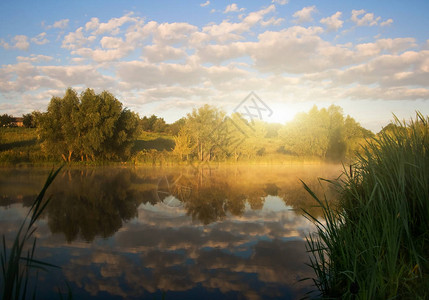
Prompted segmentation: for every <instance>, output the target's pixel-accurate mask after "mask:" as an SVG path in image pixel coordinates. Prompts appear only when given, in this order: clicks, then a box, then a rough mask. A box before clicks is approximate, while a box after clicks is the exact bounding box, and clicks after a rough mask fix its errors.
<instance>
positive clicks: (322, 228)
mask: <svg viewBox="0 0 429 300" xmlns="http://www.w3.org/2000/svg"><path fill="white" fill-rule="evenodd" d="M397 125H398V126H397V128H395V130H393V131H391V132H390V133H383V134H382V135H380V136H379V137H377V138H376V139H374V140H373V141H372V142H371V143H370V144H369V145H368V146H366V147H365V148H364V149H365V151H364V153H363V154H362V155H359V156H358V160H357V163H356V165H354V167H353V168H350V169H349V170H346V171H345V172H344V174H343V177H342V180H341V181H336V182H333V184H334V185H335V186H336V187H337V188H338V189H339V191H340V193H341V195H342V196H341V197H340V206H339V208H337V209H334V208H332V207H331V205H330V204H328V201H326V200H327V199H320V198H318V197H317V196H315V195H313V194H312V191H311V190H310V188H308V187H307V186H305V187H306V189H307V190H308V191H309V192H310V194H312V195H313V196H314V198H315V199H316V201H317V202H318V204H319V205H320V207H321V208H322V209H323V215H324V222H323V221H318V220H317V219H315V218H313V217H312V216H311V215H310V214H308V217H309V219H311V220H312V221H313V222H314V223H315V224H316V226H317V228H318V229H317V233H316V234H314V235H310V236H308V238H307V246H308V250H309V253H310V257H311V260H312V263H311V266H312V268H313V270H314V272H315V275H316V277H315V278H314V283H315V284H316V286H317V288H318V289H319V291H320V293H321V296H322V297H326V298H341V299H393V298H399V299H428V298H429V291H428V289H427V287H428V286H429V271H428V270H429V185H428V182H429V153H428V149H429V119H428V118H424V117H423V116H422V115H419V116H418V119H417V120H415V121H412V122H410V123H409V124H405V123H401V122H399V121H398V120H397Z"/></svg>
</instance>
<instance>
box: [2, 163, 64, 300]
mask: <svg viewBox="0 0 429 300" xmlns="http://www.w3.org/2000/svg"><path fill="white" fill-rule="evenodd" d="M60 170H61V168H59V169H58V170H57V171H55V172H53V171H52V172H51V173H50V174H49V176H48V178H47V180H46V182H45V185H44V186H43V188H42V190H41V192H40V193H39V195H38V196H37V198H36V199H35V201H34V202H33V204H32V206H31V208H30V210H29V212H28V214H27V215H26V217H25V219H24V221H23V222H22V224H21V226H20V228H19V230H18V232H17V234H16V237H15V240H14V242H13V245H12V247H11V249H10V250H8V249H7V245H6V239H5V236H4V235H3V237H2V248H1V250H0V265H1V273H0V274H1V283H0V293H1V295H2V298H1V299H3V300H9V299H27V297H31V298H32V299H35V297H36V288H37V282H36V283H34V284H32V283H31V282H30V278H31V272H32V271H33V270H46V269H47V268H49V267H56V266H54V265H51V264H48V263H46V262H43V261H40V260H37V259H36V258H35V251H36V240H37V239H36V238H35V237H34V233H35V231H36V229H37V227H36V226H35V223H36V221H37V219H38V218H39V217H40V215H41V214H42V212H43V211H44V209H45V208H46V206H47V205H48V204H49V201H50V198H49V199H47V200H46V201H44V195H45V193H46V190H47V189H48V187H49V185H50V184H51V183H52V181H53V180H54V179H55V177H56V176H57V174H58V172H59V171H60ZM33 237H34V239H33ZM28 243H31V245H30V247H29V248H28V247H27V245H28ZM27 248H28V249H27ZM30 288H31V289H32V291H30Z"/></svg>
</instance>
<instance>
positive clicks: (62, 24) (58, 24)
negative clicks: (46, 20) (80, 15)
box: [46, 19, 70, 29]
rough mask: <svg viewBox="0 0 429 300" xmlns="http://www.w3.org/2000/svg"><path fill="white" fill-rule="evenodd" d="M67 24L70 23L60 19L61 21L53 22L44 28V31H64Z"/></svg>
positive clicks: (67, 20)
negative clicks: (54, 29)
mask: <svg viewBox="0 0 429 300" xmlns="http://www.w3.org/2000/svg"><path fill="white" fill-rule="evenodd" d="M69 22H70V20H69V19H62V20H59V21H56V22H54V24H52V25H48V26H46V29H51V28H57V29H65V28H67V26H68V25H69Z"/></svg>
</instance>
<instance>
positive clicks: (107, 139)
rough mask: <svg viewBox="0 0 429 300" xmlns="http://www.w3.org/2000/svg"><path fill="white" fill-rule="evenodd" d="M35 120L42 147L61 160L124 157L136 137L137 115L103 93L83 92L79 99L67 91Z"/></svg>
mask: <svg viewBox="0 0 429 300" xmlns="http://www.w3.org/2000/svg"><path fill="white" fill-rule="evenodd" d="M39 119H40V121H39V124H40V126H39V134H40V137H41V138H42V140H43V143H42V145H43V148H44V149H45V150H46V151H49V152H51V153H54V154H57V155H60V156H61V157H62V158H63V159H64V160H65V161H71V160H73V159H74V158H80V159H81V160H84V159H86V160H89V159H92V160H95V159H96V158H102V159H113V158H126V157H127V156H128V155H130V150H131V147H132V144H133V141H134V140H135V138H136V136H137V134H138V120H139V118H138V116H137V115H136V114H135V113H133V112H131V111H130V110H128V109H123V108H122V103H121V102H119V101H118V100H117V99H116V98H115V97H114V96H113V95H112V94H111V93H109V92H107V91H104V92H102V93H101V94H98V95H97V94H95V93H94V91H93V90H91V89H87V90H85V91H84V92H83V93H82V94H81V95H80V97H79V96H78V95H77V93H76V92H75V91H74V90H72V89H67V91H66V94H65V96H64V97H63V98H58V97H53V98H52V99H51V102H50V103H49V106H48V110H47V112H46V113H44V114H42V116H41V117H40V118H39Z"/></svg>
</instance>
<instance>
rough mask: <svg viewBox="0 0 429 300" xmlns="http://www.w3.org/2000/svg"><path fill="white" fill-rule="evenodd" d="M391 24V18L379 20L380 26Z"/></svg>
mask: <svg viewBox="0 0 429 300" xmlns="http://www.w3.org/2000/svg"><path fill="white" fill-rule="evenodd" d="M392 24H393V20H392V19H388V20H386V21H384V22H381V23H380V26H382V27H384V26H390V25H392Z"/></svg>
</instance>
